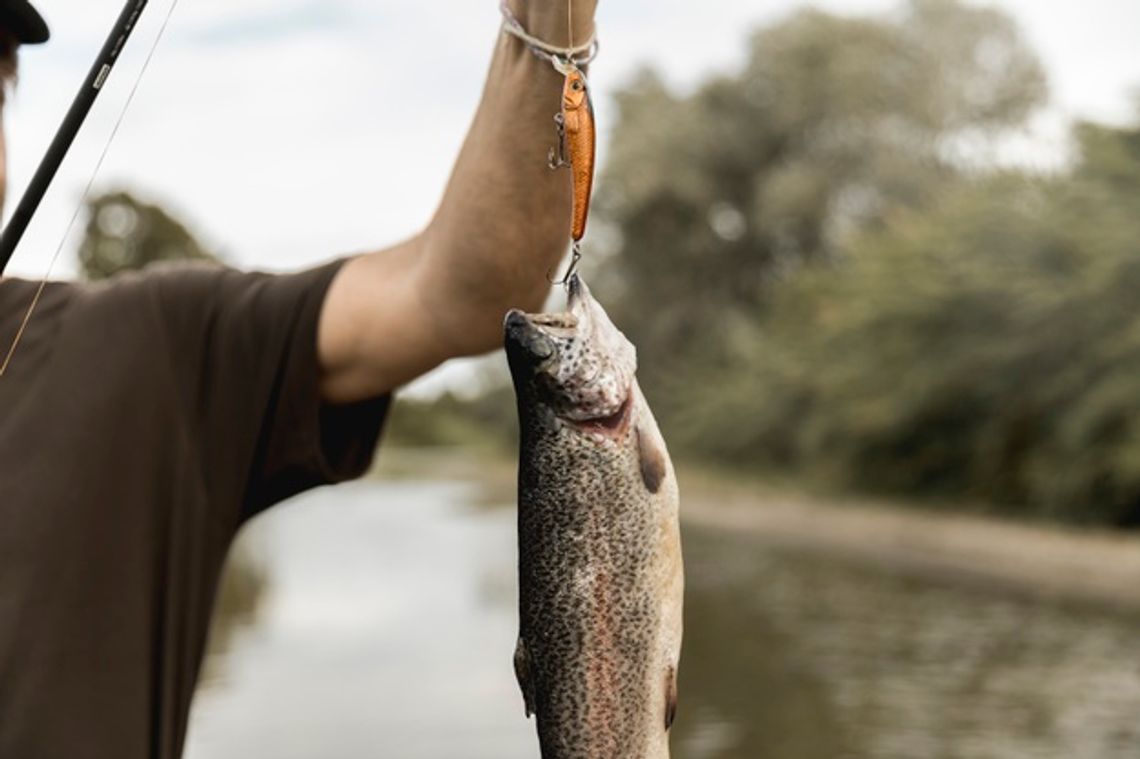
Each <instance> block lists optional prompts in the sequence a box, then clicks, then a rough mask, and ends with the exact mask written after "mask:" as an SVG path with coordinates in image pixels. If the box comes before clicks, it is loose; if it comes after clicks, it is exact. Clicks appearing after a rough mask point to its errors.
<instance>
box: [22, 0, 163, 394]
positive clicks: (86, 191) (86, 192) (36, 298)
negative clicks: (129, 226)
mask: <svg viewBox="0 0 1140 759" xmlns="http://www.w3.org/2000/svg"><path fill="white" fill-rule="evenodd" d="M178 2H179V0H173V1H172V2H171V4H170V8H169V9H168V10H167V11H166V17H165V18H163V20H162V26H161V27H159V30H158V35H157V36H155V38H154V42H153V43H152V44H151V46H150V50H149V51H148V52H147V55H146V58H145V59H144V60H143V65H142V68H140V69H139V73H138V75H137V76H136V77H135V81H134V84H133V85H132V86H131V91H130V92H129V93H128V94H127V99H126V101H125V102H124V103H123V107H122V109H121V110H120V111H119V116H118V118H117V119H116V120H115V125H114V126H113V127H112V128H111V134H110V135H109V136H108V137H107V141H106V142H105V143H104V144H103V149H102V151H101V152H100V153H99V160H98V161H96V162H95V168H94V170H93V171H92V172H91V176H90V177H89V178H88V179H87V184H86V185H85V186H84V188H83V193H82V194H81V195H80V196H79V202H78V203H77V204H76V206H75V211H74V212H73V213H72V214H71V219H70V220H69V221H68V222H67V227H66V228H65V229H64V231H63V237H62V238H61V239H60V241H59V245H57V246H56V248H55V253H53V254H52V257H51V261H50V262H49V263H48V269H47V271H46V272H45V273H44V276H43V278H42V279H40V282H39V285H38V286H37V287H36V292H35V294H34V295H33V296H32V302H31V303H30V304H29V305H28V310H27V311H26V312H25V313H24V318H23V319H22V320H21V321H20V327H19V329H17V330H16V336H15V338H14V339H13V340H12V345H11V346H10V347H9V348H8V353H7V354H6V355H5V356H4V362H3V363H2V364H0V377H3V376H4V374H5V373H6V372H7V371H8V366H9V365H10V364H11V363H12V357H13V356H14V355H15V354H16V349H17V348H18V347H19V345H20V341H21V340H22V339H23V337H24V332H25V331H26V330H27V328H28V323H29V322H30V321H31V319H32V314H34V313H35V310H36V306H38V305H39V302H40V298H41V297H42V296H43V294H44V289H45V288H46V287H47V283H48V280H49V279H51V274H52V271H53V270H54V269H55V265H56V263H57V262H58V261H59V256H60V254H61V253H62V252H63V247H64V245H66V244H67V239H68V238H69V237H70V236H71V230H72V228H73V227H74V226H75V222H76V220H77V219H78V218H79V214H80V213H82V211H83V207H84V206H85V205H86V204H87V199H88V197H90V195H91V188H92V187H93V186H94V184H95V179H96V177H98V175H99V170H100V169H101V168H102V167H103V161H104V160H105V159H106V158H107V153H108V152H110V150H111V144H112V143H113V142H114V141H115V136H116V135H117V134H118V133H119V127H121V126H122V125H123V120H124V119H125V117H126V115H127V110H128V109H129V108H130V107H131V102H132V101H133V100H134V98H135V93H136V92H138V89H139V84H140V83H141V82H142V78H143V75H145V74H146V71H147V68H149V66H150V62H151V59H152V58H154V52H155V50H157V49H158V43H159V42H161V41H162V36H163V34H165V32H166V27H167V25H168V24H169V23H170V18H171V16H173V15H174V9H175V8H177V7H178Z"/></svg>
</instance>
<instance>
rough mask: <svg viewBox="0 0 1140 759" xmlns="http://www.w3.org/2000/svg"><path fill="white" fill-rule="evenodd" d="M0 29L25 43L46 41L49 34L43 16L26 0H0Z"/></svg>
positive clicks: (32, 43)
mask: <svg viewBox="0 0 1140 759" xmlns="http://www.w3.org/2000/svg"><path fill="white" fill-rule="evenodd" d="M0 29H7V30H8V31H9V32H11V33H12V36H14V37H15V38H16V39H17V40H18V41H19V42H21V43H23V44H25V45H34V44H36V43H39V42H47V40H48V37H49V36H50V32H48V26H47V23H46V22H45V21H44V17H43V16H41V15H40V13H39V11H37V10H36V9H35V8H33V7H32V4H31V3H29V2H28V0H0Z"/></svg>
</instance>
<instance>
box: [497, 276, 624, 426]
mask: <svg viewBox="0 0 1140 759" xmlns="http://www.w3.org/2000/svg"><path fill="white" fill-rule="evenodd" d="M567 284H568V289H569V299H568V301H567V310H566V311H564V312H560V313H553V314H527V313H524V312H522V311H519V310H517V309H514V310H511V311H510V312H508V314H507V316H506V319H505V322H504V332H505V347H506V352H507V361H508V363H509V364H510V367H511V375H512V378H513V379H514V382H515V386H516V388H517V389H518V390H519V391H520V392H527V393H532V394H534V395H535V396H537V399H538V401H539V402H541V403H543V405H545V406H547V407H549V408H550V410H551V411H552V412H553V413H554V415H555V416H556V417H558V418H560V419H562V420H563V421H565V422H568V423H577V424H582V425H585V426H586V427H588V428H589V429H592V430H593V431H595V432H602V431H603V430H605V429H614V428H616V427H617V426H619V425H620V423H621V421H622V418H623V410H624V411H628V408H629V405H630V404H629V399H630V391H631V388H632V385H633V378H634V375H635V374H636V372H637V352H636V350H635V349H634V347H633V344H632V343H630V342H629V340H627V339H626V337H625V335H623V334H622V333H621V332H620V331H619V330H618V329H617V327H615V326H614V324H613V322H611V321H610V318H609V316H608V315H607V314H606V312H605V310H604V309H603V308H602V307H601V305H599V304H598V302H597V301H596V300H595V299H594V297H593V295H592V294H591V293H590V290H589V288H588V287H587V286H586V283H585V282H584V281H582V280H581V278H579V277H578V276H577V275H574V276H572V277H571V278H570V281H569V282H568V283H567Z"/></svg>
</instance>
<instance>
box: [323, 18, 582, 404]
mask: <svg viewBox="0 0 1140 759" xmlns="http://www.w3.org/2000/svg"><path fill="white" fill-rule="evenodd" d="M485 1H486V2H490V0H485ZM567 2H571V3H573V20H574V40H575V42H576V43H580V42H582V41H583V40H585V39H587V38H588V36H589V34H590V33H591V31H592V30H593V16H594V8H595V6H596V4H597V0H511V5H512V8H513V9H514V11H515V15H516V16H517V17H518V18H519V19H520V20H521V21H522V23H523V25H524V26H525V27H526V28H527V31H529V32H530V33H531V34H534V35H536V36H538V37H540V38H541V39H544V40H546V41H548V42H550V43H553V44H556V45H560V46H564V45H567V44H568V42H569V40H568V38H569V30H568V28H567V5H566V4H567ZM561 90H562V76H561V75H560V74H558V73H557V72H555V71H554V69H553V68H552V67H551V66H550V64H548V63H546V62H544V61H541V60H539V59H538V58H536V57H535V56H534V55H532V54H531V53H530V52H529V51H528V50H527V49H526V48H525V47H524V46H523V45H522V44H521V43H520V42H519V40H517V39H516V38H514V37H512V36H509V35H500V36H499V39H498V41H497V43H496V45H495V54H494V58H493V60H492V63H491V69H490V72H489V74H488V78H487V83H486V86H485V88H484V91H483V99H482V101H481V103H480V105H479V109H478V111H477V112H476V114H475V120H474V122H473V123H472V126H471V129H470V131H469V132H468V134H467V139H466V141H465V143H464V145H463V149H462V151H461V152H460V155H459V159H458V161H457V162H456V165H455V168H454V170H453V172H452V176H451V179H450V180H449V182H448V185H447V189H446V191H445V193H444V196H443V200H442V202H441V204H440V207H439V209H438V211H437V212H436V214H435V217H434V218H433V219H432V221H431V223H430V224H429V225H428V227H427V229H426V230H425V231H424V232H422V233H421V234H419V235H418V236H416V237H414V238H412V239H410V240H407V241H405V242H403V243H400V244H399V245H396V246H394V247H392V248H389V249H386V250H382V251H379V252H376V253H371V254H367V255H363V256H360V257H359V258H355V259H353V260H351V261H349V262H348V263H347V264H346V265H345V266H344V267H343V268H342V269H341V271H340V273H339V274H338V275H337V278H336V279H335V280H334V282H333V284H332V287H331V288H330V290H329V294H328V297H327V299H326V301H325V305H324V309H323V311H322V314H321V322H320V331H319V338H318V352H319V355H320V360H321V366H322V369H323V372H324V376H323V378H322V384H321V389H322V394H323V395H324V397H325V399H326V400H327V401H330V402H333V403H347V402H352V401H357V400H362V399H364V398H369V397H374V396H376V395H380V394H382V393H386V392H389V391H391V390H394V389H395V388H396V387H398V386H400V385H402V384H404V383H406V382H408V381H409V380H411V379H414V378H415V377H417V376H419V375H421V374H423V373H424V372H426V371H428V370H430V369H432V368H434V367H435V366H438V365H439V364H440V363H442V362H443V361H446V360H447V359H449V358H453V357H456V356H467V355H475V354H478V353H484V352H486V351H489V350H491V349H493V348H495V347H497V346H498V345H499V344H500V342H501V337H502V331H501V329H502V317H503V314H504V313H506V311H507V310H508V309H510V308H513V307H517V308H523V309H527V310H536V309H537V308H539V307H540V305H541V304H542V302H543V301H544V299H545V298H546V295H547V294H548V292H549V289H550V283H549V280H548V278H547V277H548V275H549V274H550V272H551V271H552V270H553V269H554V267H555V266H556V265H557V263H558V261H559V258H560V257H561V256H562V254H563V253H564V252H565V249H566V245H567V243H568V241H569V223H570V204H571V198H570V172H568V171H551V170H550V169H549V168H548V167H547V165H546V156H547V150H548V149H549V148H550V147H551V146H553V144H554V140H555V133H554V122H553V120H552V117H553V116H554V114H555V113H557V112H558V109H559V107H560V103H561Z"/></svg>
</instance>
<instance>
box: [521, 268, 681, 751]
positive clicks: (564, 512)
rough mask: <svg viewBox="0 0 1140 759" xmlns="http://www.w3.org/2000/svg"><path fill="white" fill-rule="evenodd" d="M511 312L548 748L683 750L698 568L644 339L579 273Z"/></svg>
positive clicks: (525, 537) (538, 700)
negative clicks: (643, 372) (563, 302)
mask: <svg viewBox="0 0 1140 759" xmlns="http://www.w3.org/2000/svg"><path fill="white" fill-rule="evenodd" d="M570 291H571V295H570V304H569V310H568V312H566V313H563V314H535V315H527V314H523V313H521V312H519V311H512V312H511V313H510V314H508V315H507V319H506V347H507V357H508V361H509V363H510V366H511V374H512V377H513V380H514V384H515V391H516V396H517V400H518V411H519V424H520V464H519V513H518V528H519V623H520V624H519V640H518V645H517V648H516V651H515V670H516V674H517V675H518V679H519V685H520V687H521V688H522V691H523V699H524V702H525V706H526V713H527V715H528V716H529V715H530V714H535V715H536V717H537V727H538V737H539V745H540V747H541V751H542V757H543V759H667V758H668V756H669V738H668V733H669V727H670V725H671V724H672V721H673V714H674V710H675V708H676V675H677V666H678V660H679V657H680V648H681V605H682V588H683V582H684V581H683V572H682V562H681V542H680V530H679V525H678V492H677V484H676V478H675V476H674V472H673V466H672V463H671V461H670V460H669V455H668V452H667V450H666V447H665V443H664V441H663V440H662V438H661V433H660V432H659V430H658V427H657V423H656V421H655V420H654V418H653V415H652V413H651V412H650V410H649V406H648V404H647V403H646V402H645V398H644V396H643V395H642V393H641V390H640V388H639V387H638V385H637V381H636V379H635V376H634V374H635V371H636V355H635V351H634V348H633V346H632V345H631V344H630V343H629V341H628V340H626V338H625V337H624V336H623V335H622V334H621V333H620V332H619V331H618V330H617V329H616V328H615V327H614V326H613V324H612V323H611V322H610V320H609V318H608V317H607V316H606V314H605V312H604V311H603V310H602V308H601V306H599V305H598V303H597V302H596V301H595V300H594V299H593V298H592V297H591V296H590V293H589V291H588V290H587V289H586V287H585V285H584V284H583V283H582V282H581V281H580V280H578V279H577V278H574V279H572V281H571V283H570Z"/></svg>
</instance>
